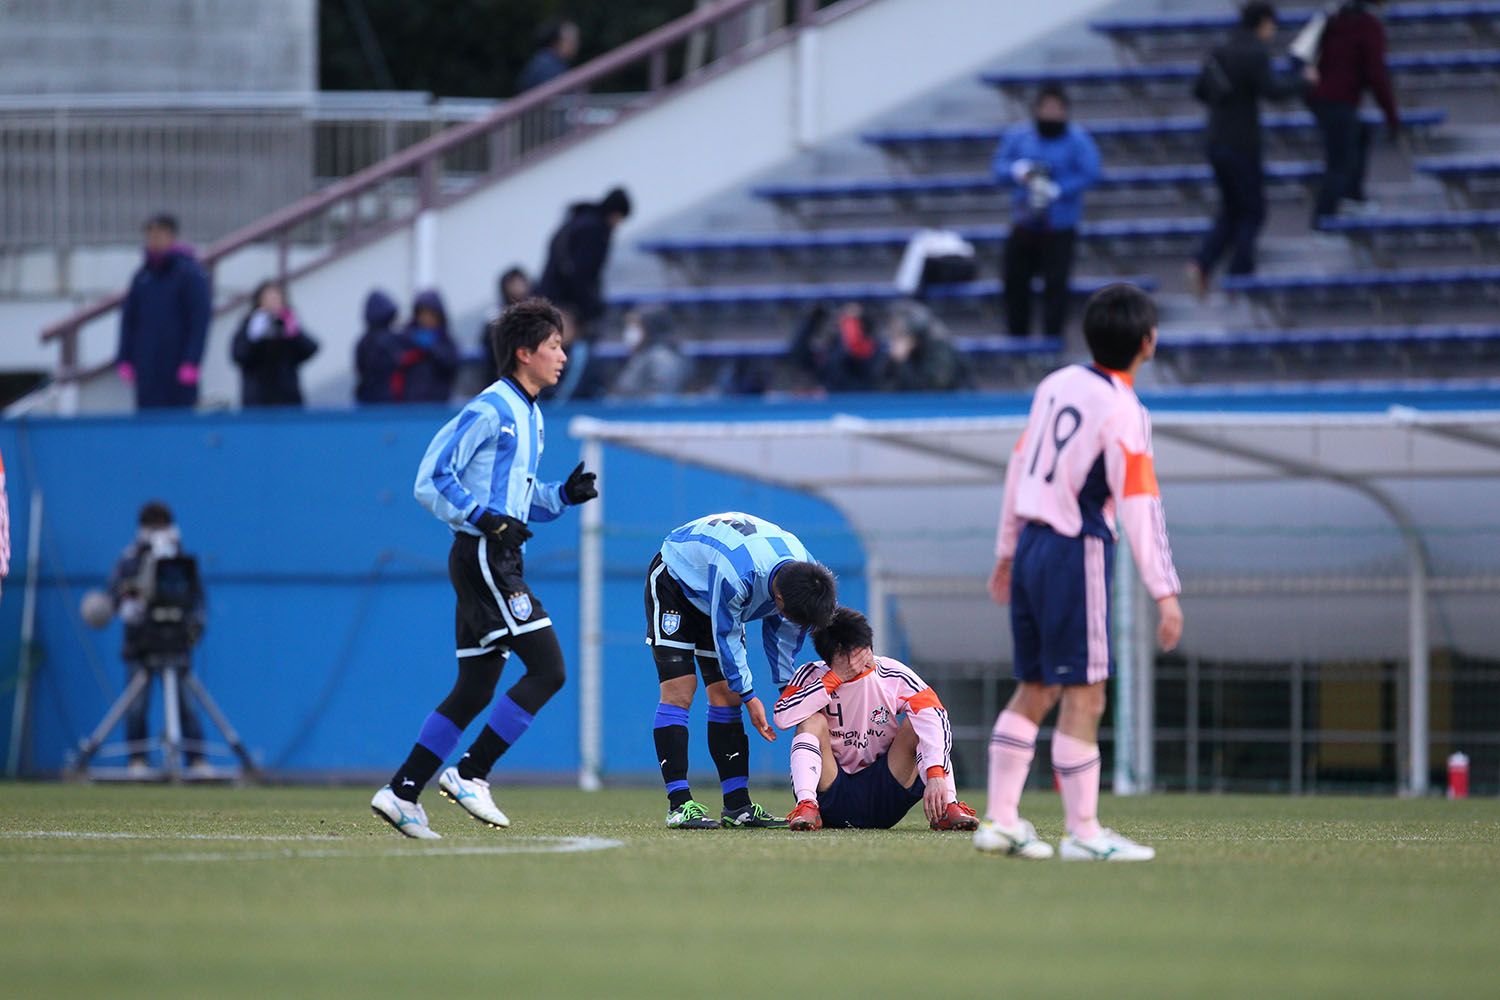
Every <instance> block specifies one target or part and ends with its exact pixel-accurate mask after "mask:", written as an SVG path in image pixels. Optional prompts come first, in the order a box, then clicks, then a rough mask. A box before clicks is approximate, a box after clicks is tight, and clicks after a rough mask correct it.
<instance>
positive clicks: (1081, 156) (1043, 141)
mask: <svg viewBox="0 0 1500 1000" xmlns="http://www.w3.org/2000/svg"><path fill="white" fill-rule="evenodd" d="M1017 160H1030V161H1031V162H1033V163H1045V164H1046V165H1047V169H1048V170H1049V171H1051V177H1052V180H1054V181H1056V182H1057V186H1058V187H1059V188H1061V189H1062V190H1061V192H1060V193H1059V194H1058V196H1057V200H1056V201H1054V202H1053V203H1052V204H1051V205H1050V206H1048V208H1047V226H1048V228H1050V229H1074V228H1076V227H1077V226H1078V223H1079V221H1080V220H1082V218H1083V193H1084V192H1085V191H1087V190H1088V189H1089V188H1091V187H1093V186H1094V185H1095V184H1098V183H1099V173H1100V162H1099V147H1098V146H1096V145H1095V144H1094V140H1093V139H1092V138H1091V137H1090V136H1089V134H1088V133H1087V132H1085V131H1084V130H1083V129H1082V128H1080V127H1078V126H1077V125H1073V124H1071V123H1070V124H1069V125H1068V128H1067V131H1065V132H1064V133H1063V134H1062V135H1060V136H1058V137H1057V138H1056V139H1047V138H1044V137H1043V136H1042V134H1041V133H1040V132H1038V131H1037V130H1036V125H1034V124H1033V123H1031V122H1025V123H1023V124H1020V125H1013V126H1011V127H1010V128H1009V129H1008V130H1006V133H1005V137H1004V138H1003V139H1001V140H1000V145H999V146H998V147H997V148H996V149H995V158H994V160H993V161H992V162H991V167H992V169H993V170H994V172H995V180H997V181H999V182H1000V186H1001V187H1004V188H1006V189H1008V190H1009V191H1010V199H1011V219H1012V220H1013V221H1015V222H1024V221H1026V220H1027V219H1028V218H1029V216H1030V209H1029V208H1028V207H1027V204H1026V198H1027V194H1026V186H1025V185H1024V184H1017V183H1016V179H1015V175H1014V174H1013V173H1012V172H1011V168H1012V167H1014V166H1015V165H1016V161H1017Z"/></svg>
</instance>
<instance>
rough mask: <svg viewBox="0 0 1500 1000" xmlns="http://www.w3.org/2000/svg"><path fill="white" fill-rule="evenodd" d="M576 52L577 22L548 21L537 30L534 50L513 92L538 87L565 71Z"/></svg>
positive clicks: (519, 92) (570, 64) (521, 91)
mask: <svg viewBox="0 0 1500 1000" xmlns="http://www.w3.org/2000/svg"><path fill="white" fill-rule="evenodd" d="M577 55H578V25H576V24H574V23H573V22H572V21H548V22H547V23H546V24H544V25H542V26H541V28H539V29H538V30H537V33H536V51H535V52H533V53H532V55H531V58H530V59H529V60H527V62H526V66H525V67H524V68H523V69H522V70H521V75H520V76H519V77H518V78H517V79H516V93H518V94H522V93H525V92H526V91H528V90H531V89H532V88H533V87H540V86H541V85H542V84H544V83H548V82H550V81H552V80H555V79H557V78H558V77H560V76H562V75H563V74H564V73H566V72H567V71H568V69H569V68H570V67H571V66H572V64H573V60H574V59H575V58H576V57H577Z"/></svg>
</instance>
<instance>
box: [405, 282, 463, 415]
mask: <svg viewBox="0 0 1500 1000" xmlns="http://www.w3.org/2000/svg"><path fill="white" fill-rule="evenodd" d="M396 346H397V360H396V370H395V372H394V373H392V375H391V400H392V402H396V403H446V402H448V398H449V397H450V396H452V395H453V379H454V377H455V376H456V375H457V374H458V346H457V345H456V344H454V343H453V338H452V336H450V335H449V333H448V312H447V310H446V309H444V308H443V299H442V296H440V295H438V293H437V292H435V291H432V290H428V291H425V292H421V293H419V294H418V295H417V297H416V298H415V299H414V300H412V306H411V322H410V323H408V324H407V326H406V329H404V330H402V331H401V332H400V333H399V334H397V337H396Z"/></svg>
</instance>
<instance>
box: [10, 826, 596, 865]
mask: <svg viewBox="0 0 1500 1000" xmlns="http://www.w3.org/2000/svg"><path fill="white" fill-rule="evenodd" d="M0 837H7V838H13V839H45V838H60V839H79V840H167V841H201V840H210V841H212V840H231V841H251V842H283V841H321V842H324V843H330V844H337V843H338V842H339V841H338V840H337V839H336V838H332V837H292V836H285V837H283V836H247V835H235V834H226V835H223V836H214V835H210V834H150V833H148V834H133V833H84V832H74V831H68V830H53V831H3V832H0ZM506 839H507V842H506V843H503V844H467V845H458V844H454V845H451V846H445V847H427V846H419V845H416V844H410V845H404V846H402V847H394V846H392V847H381V848H377V849H375V850H363V849H359V848H355V847H307V848H303V847H283V848H280V849H277V850H271V851H213V852H196V853H157V854H123V855H122V854H117V853H108V854H72V853H69V854H0V863H3V862H6V861H42V862H48V861H57V862H74V861H110V862H120V861H297V860H302V859H304V858H309V859H315V860H316V859H326V858H423V857H462V856H470V855H490V854H578V853H582V852H586V851H607V850H610V849H612V848H616V847H624V846H625V842H624V841H623V840H613V839H610V838H606V837H509V838H506Z"/></svg>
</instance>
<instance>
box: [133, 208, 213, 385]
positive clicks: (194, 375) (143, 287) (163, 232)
mask: <svg viewBox="0 0 1500 1000" xmlns="http://www.w3.org/2000/svg"><path fill="white" fill-rule="evenodd" d="M211 312H212V301H211V299H210V295H209V289H208V276H207V275H206V274H204V273H203V268H202V267H200V266H199V265H198V260H197V258H196V257H195V256H194V254H193V248H192V247H190V246H188V245H187V244H185V243H179V242H178V241H177V220H176V219H174V218H173V217H172V216H170V215H157V216H154V217H152V219H151V220H150V221H149V222H147V223H146V260H145V263H143V264H142V265H141V268H140V270H138V271H136V272H135V277H134V278H133V279H131V282H130V290H129V291H128V292H126V293H125V303H124V305H123V306H122V307H121V308H120V350H119V352H118V354H117V355H116V365H117V366H118V371H119V373H120V377H121V378H122V379H124V380H125V381H126V382H131V383H134V385H135V405H136V406H137V407H138V408H140V409H146V408H148V407H157V406H193V405H196V404H197V402H198V366H199V365H200V364H201V363H202V361H203V346H204V343H205V342H206V341H207V339H208V321H209V318H210V314H211Z"/></svg>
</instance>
